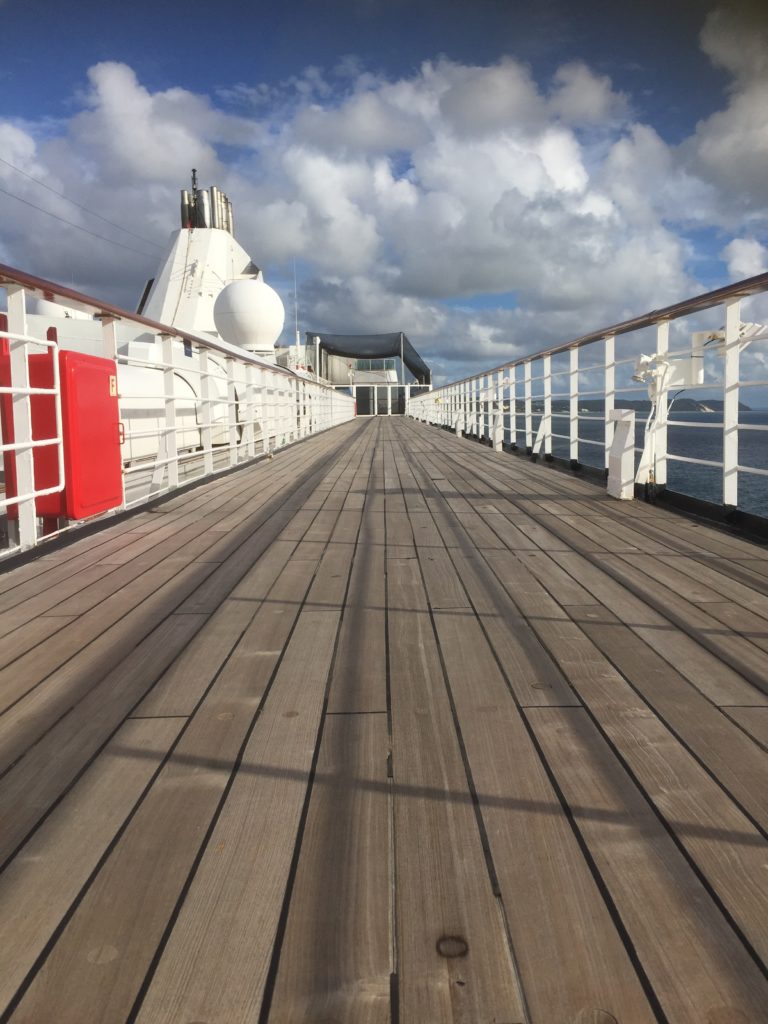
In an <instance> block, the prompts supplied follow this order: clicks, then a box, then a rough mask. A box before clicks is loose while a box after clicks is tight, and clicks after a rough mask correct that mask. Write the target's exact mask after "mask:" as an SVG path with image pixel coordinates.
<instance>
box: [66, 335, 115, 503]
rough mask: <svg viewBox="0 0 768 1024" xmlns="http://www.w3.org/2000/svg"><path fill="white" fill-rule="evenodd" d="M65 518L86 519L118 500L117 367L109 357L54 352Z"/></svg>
mask: <svg viewBox="0 0 768 1024" xmlns="http://www.w3.org/2000/svg"><path fill="white" fill-rule="evenodd" d="M59 376H60V378H61V416H62V421H63V432H64V478H65V480H66V488H65V495H66V499H65V500H66V515H67V516H68V517H69V518H70V519H87V518H88V516H95V515H98V513H99V512H106V511H107V509H110V508H116V507H117V506H118V505H120V504H121V503H122V500H123V464H122V461H121V458H120V409H119V405H118V400H117V366H116V365H115V363H114V361H113V360H111V359H101V358H99V357H98V356H88V355H83V353H81V352H61V351H60V352H59Z"/></svg>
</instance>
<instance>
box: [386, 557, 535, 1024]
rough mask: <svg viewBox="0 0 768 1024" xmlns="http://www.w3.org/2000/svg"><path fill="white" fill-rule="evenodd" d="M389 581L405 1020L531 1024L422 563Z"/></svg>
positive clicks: (397, 571) (398, 568) (398, 567)
mask: <svg viewBox="0 0 768 1024" xmlns="http://www.w3.org/2000/svg"><path fill="white" fill-rule="evenodd" d="M387 572H388V578H389V581H390V582H389V654H390V666H391V670H390V676H391V693H392V697H391V699H392V743H393V749H392V763H393V773H394V816H395V873H396V878H397V887H396V892H395V901H396V930H397V953H398V962H397V972H398V995H399V1012H400V1019H401V1020H403V1021H446V1022H448V1021H464V1020H473V1021H474V1020H477V1021H480V1020H486V1021H492V1020H498V1021H510V1022H512V1021H522V1020H523V1019H524V1017H523V1009H522V1002H521V996H520V992H519V990H518V987H517V982H516V978H515V974H514V970H513V966H512V962H511V958H510V953H509V949H508V948H507V944H506V937H505V934H504V926H503V921H502V917H501V912H500V908H499V907H498V905H497V903H496V901H495V899H494V896H493V892H492V888H491V882H490V877H489V874H488V869H487V865H486V861H485V857H484V854H483V848H482V842H481V837H480V833H479V830H478V827H477V822H476V820H475V815H474V810H473V807H472V798H471V794H470V791H469V787H468V781H467V777H466V774H465V771H464V766H463V764H462V760H461V753H460V749H459V743H458V737H457V736H456V732H455V730H454V727H453V719H452V715H451V709H450V705H449V702H448V695H447V693H446V691H445V682H444V679H443V673H442V668H441V665H440V660H439V655H438V650H437V644H436V641H435V637H434V633H433V631H432V625H431V621H430V617H429V613H428V611H427V604H426V597H425V594H424V591H423V587H422V584H421V576H420V573H419V566H418V562H417V561H415V560H414V559H391V560H388V562H387Z"/></svg>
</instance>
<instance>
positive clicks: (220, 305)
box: [213, 278, 285, 355]
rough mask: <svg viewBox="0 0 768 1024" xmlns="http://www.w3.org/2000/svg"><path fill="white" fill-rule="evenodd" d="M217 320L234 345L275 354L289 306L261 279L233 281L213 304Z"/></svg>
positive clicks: (225, 335) (219, 326)
mask: <svg viewBox="0 0 768 1024" xmlns="http://www.w3.org/2000/svg"><path fill="white" fill-rule="evenodd" d="M213 322H214V323H215V324H216V330H217V331H218V332H219V335H220V336H221V337H222V338H223V339H224V341H228V342H229V343H230V344H231V345H239V346H240V347H241V348H244V349H246V350H247V351H249V352H259V353H268V354H270V355H272V354H273V353H274V348H275V342H276V341H277V339H278V338H279V337H280V334H281V332H282V330H283V324H284V322H285V309H284V308H283V303H282V301H281V299H280V296H279V295H278V294H277V292H276V291H275V290H274V288H270V287H269V285H268V284H265V283H264V281H263V280H262V279H261V278H258V279H256V280H253V279H249V280H244V281H232V283H231V284H228V285H227V286H226V287H225V288H222V290H221V291H220V292H219V294H218V296H217V298H216V301H215V303H214V304H213Z"/></svg>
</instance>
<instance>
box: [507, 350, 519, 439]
mask: <svg viewBox="0 0 768 1024" xmlns="http://www.w3.org/2000/svg"><path fill="white" fill-rule="evenodd" d="M509 380H510V391H509V396H510V397H509V440H510V444H511V445H512V446H513V448H518V447H519V445H518V443H517V366H510V368H509Z"/></svg>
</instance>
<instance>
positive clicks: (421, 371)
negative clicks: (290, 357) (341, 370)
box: [306, 331, 432, 384]
mask: <svg viewBox="0 0 768 1024" xmlns="http://www.w3.org/2000/svg"><path fill="white" fill-rule="evenodd" d="M306 335H307V344H308V345H314V343H315V338H319V339H320V345H321V347H322V348H324V349H325V351H326V352H328V353H329V354H330V355H332V356H351V357H353V358H355V359H385V358H386V357H387V356H399V355H402V357H403V362H404V363H405V365H406V366H407V367H408V369H409V370H410V371H411V373H412V374H413V375H414V377H415V378H416V380H417V381H418V382H419V384H431V382H432V371H431V370H430V368H429V367H428V366H427V364H426V363H425V362H424V360H423V359H422V358H421V356H420V355H419V353H418V352H417V351H416V349H415V348H414V347H413V345H412V344H411V343H410V341H408V338H407V337H406V335H405V334H402V333H400V332H397V333H395V334H319V333H318V332H317V331H307V332H306Z"/></svg>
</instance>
